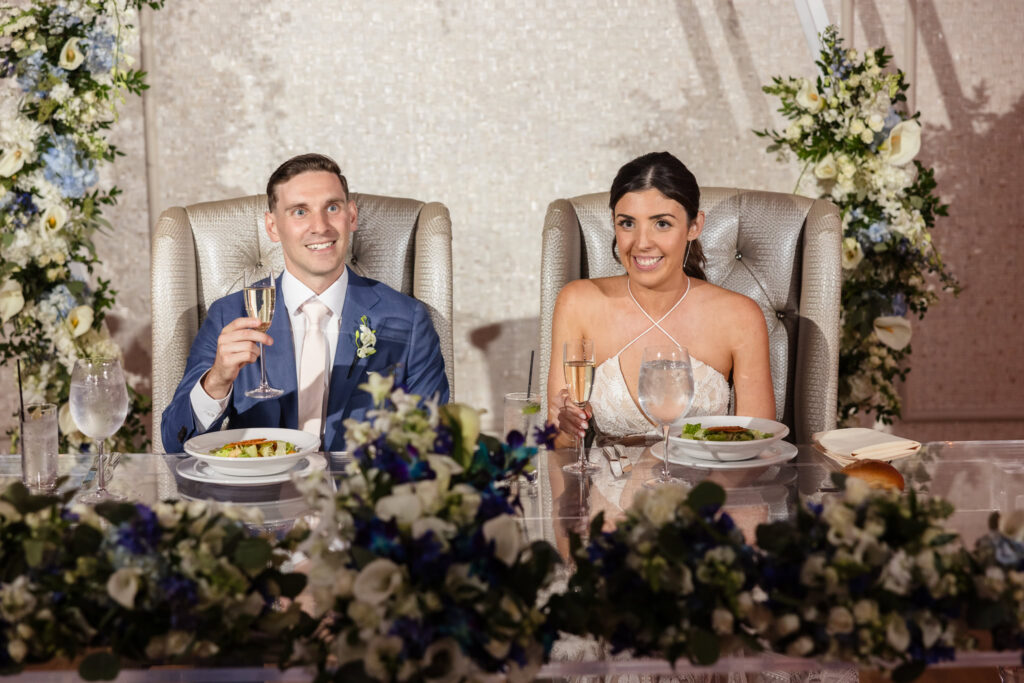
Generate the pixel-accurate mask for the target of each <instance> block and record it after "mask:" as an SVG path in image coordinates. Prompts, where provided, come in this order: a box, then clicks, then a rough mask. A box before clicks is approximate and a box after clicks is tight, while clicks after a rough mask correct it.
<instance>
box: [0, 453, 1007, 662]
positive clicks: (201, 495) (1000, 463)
mask: <svg viewBox="0 0 1024 683" xmlns="http://www.w3.org/2000/svg"><path fill="white" fill-rule="evenodd" d="M617 446H618V447H616V445H609V446H604V447H595V448H592V449H591V450H590V454H589V457H590V460H591V462H592V463H594V464H596V465H597V466H598V467H597V471H596V472H595V473H593V474H591V475H587V476H583V477H581V476H580V475H575V474H570V473H567V472H564V471H563V470H562V465H564V464H566V463H567V462H570V461H571V460H572V459H573V458H574V457H575V454H574V451H573V450H572V449H566V450H555V451H543V450H542V451H541V452H540V453H539V454H538V456H537V460H536V465H537V470H538V476H537V478H536V481H534V482H532V483H531V482H527V481H526V480H521V481H519V482H518V483H517V484H516V486H518V492H519V494H520V501H521V503H522V508H523V509H522V520H523V527H524V529H525V531H526V534H527V536H528V537H529V538H530V540H539V539H543V540H547V541H548V542H549V543H551V544H552V545H553V546H555V547H556V548H558V550H559V551H560V552H561V554H562V555H563V557H564V556H567V555H568V548H569V533H570V532H571V531H575V532H576V533H581V534H584V535H585V534H586V532H587V531H588V527H589V523H590V520H591V519H592V518H593V517H594V515H596V514H597V513H598V512H604V516H605V523H606V525H609V526H611V525H613V524H614V523H615V521H616V520H618V519H621V518H622V517H623V516H624V514H625V510H626V509H628V508H629V506H630V504H631V502H632V500H633V498H634V496H635V495H636V493H637V491H639V490H640V488H641V486H642V482H643V481H645V480H647V479H649V478H650V477H651V474H652V470H653V469H654V468H656V467H660V466H661V460H660V459H659V457H657V456H658V455H659V454H660V449H661V446H660V444H655V443H650V442H644V441H639V442H625V443H621V444H617ZM795 450H796V454H795V456H794V457H793V458H792V459H791V460H789V461H787V462H780V463H775V464H770V465H767V466H757V467H749V468H742V469H729V470H727V469H718V468H716V467H715V466H714V464H712V465H709V466H706V467H694V466H683V465H675V464H673V465H670V469H671V471H672V474H674V475H676V476H678V477H680V478H683V479H685V480H686V481H688V482H690V483H692V484H696V483H698V482H700V481H703V480H711V481H715V482H716V483H718V484H720V485H722V486H723V487H724V488H725V489H726V494H727V499H726V505H725V507H726V511H727V512H729V514H730V515H731V516H732V517H733V519H734V520H735V522H736V524H737V526H738V527H739V528H741V529H742V530H743V532H744V534H745V535H746V536H747V539H748V541H750V542H753V540H754V532H755V529H756V528H757V525H758V524H761V523H765V522H771V521H776V520H782V519H786V518H788V517H789V516H790V515H792V514H794V511H795V510H796V507H797V505H798V504H800V503H802V502H816V503H820V502H822V501H824V500H825V499H827V498H828V497H829V496H834V495H837V494H838V490H837V488H836V486H835V484H834V482H833V481H832V478H831V474H832V473H833V472H836V471H838V470H840V469H841V467H840V465H838V464H837V463H835V462H833V461H832V460H830V459H829V458H827V457H825V456H824V455H822V454H821V453H819V452H818V451H817V450H815V449H814V448H813V447H811V446H799V447H796V449H795ZM325 456H326V463H327V470H328V471H329V472H330V474H331V478H333V479H336V478H338V477H341V476H344V468H345V465H346V464H347V463H348V462H350V458H349V457H348V456H347V455H346V454H344V453H328V454H325ZM191 460H192V459H191V458H187V457H184V456H181V455H174V454H168V455H154V454H146V453H134V454H124V455H123V456H122V457H121V458H120V462H119V463H117V465H116V467H115V469H114V471H113V473H112V476H111V479H110V483H109V484H108V487H109V488H110V489H111V490H113V491H116V492H119V493H121V494H123V495H125V496H126V497H128V498H129V499H132V500H136V501H139V502H144V503H155V502H157V501H160V500H167V499H178V498H180V499H186V500H209V501H218V502H230V503H237V504H244V505H249V506H253V507H256V508H258V509H259V510H260V511H261V512H262V515H263V520H264V522H263V526H264V528H266V529H268V530H271V531H274V532H284V531H287V529H288V528H290V527H291V526H292V525H293V524H294V523H295V520H297V519H300V518H305V519H306V521H307V522H309V523H315V521H316V520H315V518H314V517H313V513H312V512H311V510H310V508H309V506H308V505H306V503H305V502H304V501H303V499H302V496H301V494H300V492H299V491H298V489H297V488H296V486H295V484H294V483H292V482H291V481H282V482H276V483H272V484H258V485H252V483H251V482H246V481H244V479H243V480H242V481H239V482H232V483H230V484H229V483H224V482H223V481H221V480H218V481H206V480H204V479H203V477H201V476H196V475H195V473H194V472H191V471H190V470H188V467H189V465H190V463H191ZM892 464H893V465H894V466H895V467H896V468H897V469H898V470H899V471H900V472H901V473H902V475H903V477H904V479H905V482H906V486H907V488H908V489H914V490H915V491H918V492H921V493H924V494H928V495H937V496H942V497H943V498H946V499H947V500H949V501H950V502H952V503H953V504H954V505H955V507H956V512H955V513H954V515H953V516H952V518H951V519H950V520H949V526H950V527H951V529H952V530H954V531H956V532H958V533H959V534H960V535H961V536H962V538H963V540H964V543H965V545H966V546H967V547H973V545H974V542H975V540H976V539H977V538H978V537H979V536H981V535H982V534H984V533H985V532H986V531H987V527H988V520H989V517H990V515H991V514H992V513H993V512H996V511H999V512H1003V513H1006V512H1009V511H1011V510H1013V509H1018V508H1022V507H1024V441H974V442H935V443H929V444H925V445H924V446H923V447H922V448H921V450H920V451H919V453H918V454H916V455H914V456H910V457H907V458H903V459H900V460H896V461H894V462H893V463H892ZM93 466H94V458H92V457H90V456H88V455H78V454H64V455H61V456H60V474H62V475H67V476H68V477H69V479H68V483H67V484H66V485H68V486H83V483H84V487H85V488H88V487H90V486H91V485H92V480H93V475H94V471H92V470H91V467H93ZM297 467H298V468H300V469H301V463H300V465H299V466H297ZM183 472H185V473H187V474H191V478H189V477H186V476H183V474H182V473H183ZM20 474H21V465H20V459H19V458H18V456H2V457H0V485H2V486H6V485H7V484H8V483H10V482H12V481H14V480H16V479H18V478H19V477H20ZM552 659H553V661H552V662H551V663H550V664H548V665H546V666H545V668H544V670H543V671H542V674H543V675H547V676H568V675H594V674H631V673H632V674H635V673H640V672H643V673H648V674H659V673H662V674H667V673H669V672H670V671H671V668H670V667H669V665H668V663H667V662H664V661H654V660H636V659H616V658H611V657H609V656H607V653H604V652H602V651H601V650H600V648H599V646H598V645H597V644H596V643H593V642H585V641H582V640H576V641H574V640H572V639H569V640H568V641H566V642H560V643H559V644H558V645H556V648H555V651H554V652H553V655H552ZM1019 662H1020V654H1019V653H1009V652H1007V653H993V652H974V653H962V654H958V657H957V659H956V661H954V662H946V663H943V664H942V665H940V666H946V667H949V666H953V667H963V666H995V665H1004V666H1010V665H1014V664H1019ZM688 666H689V665H688V663H683V662H681V663H680V667H681V668H677V671H679V670H688V669H687V667H688ZM823 667H824V669H823ZM766 669H772V670H778V671H795V670H807V669H816V670H823V671H831V672H832V674H833V675H831V676H830V679H831V680H847V676H848V675H849V674H850V672H851V671H853V668H852V667H850V666H848V665H844V664H830V665H828V666H825V665H823V664H821V663H819V662H815V661H813V660H804V659H800V658H790V657H782V656H779V655H771V654H763V653H758V654H751V655H750V656H747V657H726V658H723V659H722V660H720V661H719V662H718V663H717V664H716V665H715V666H714V667H713V668H711V669H707V668H705V669H696V668H694V670H700V671H705V672H708V671H733V672H741V671H750V672H756V671H765V670H766ZM261 671H264V673H268V672H266V671H265V670H261ZM280 673H282V675H284V674H285V673H287V672H280ZM289 678H290V676H289ZM264 679H265V680H277V679H275V678H273V677H272V676H271V677H270V678H266V677H265V676H264ZM290 679H291V678H290ZM291 680H294V679H291ZM850 680H856V678H853V679H850Z"/></svg>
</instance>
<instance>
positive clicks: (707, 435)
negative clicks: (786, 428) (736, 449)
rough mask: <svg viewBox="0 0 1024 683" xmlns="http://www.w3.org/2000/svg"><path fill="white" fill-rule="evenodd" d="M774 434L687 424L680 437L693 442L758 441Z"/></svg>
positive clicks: (728, 427) (730, 427) (753, 430)
mask: <svg viewBox="0 0 1024 683" xmlns="http://www.w3.org/2000/svg"><path fill="white" fill-rule="evenodd" d="M772 436H775V435H774V434H771V433H769V432H762V431H759V430H757V429H748V428H747V427H736V426H727V427H708V428H706V429H705V428H702V427H701V426H700V423H699V422H698V423H697V424H687V425H686V426H684V427H683V433H682V434H680V435H679V437H680V438H682V439H690V440H691V441H757V440H758V439H767V438H770V437H772Z"/></svg>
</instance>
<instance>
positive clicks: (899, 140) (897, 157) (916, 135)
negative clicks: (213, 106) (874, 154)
mask: <svg viewBox="0 0 1024 683" xmlns="http://www.w3.org/2000/svg"><path fill="white" fill-rule="evenodd" d="M878 149H879V151H880V152H882V156H883V157H884V158H885V160H886V161H888V162H889V163H890V164H892V165H893V166H902V165H903V164H905V163H907V162H908V161H911V160H913V158H914V157H916V156H917V153H918V152H919V151H920V150H921V124H919V123H918V122H917V121H914V120H910V121H902V122H900V123H898V124H897V125H896V126H895V127H894V128H893V129H892V130H891V131H889V137H888V138H887V139H886V140H885V142H883V143H882V144H881V146H880V147H879V148H878Z"/></svg>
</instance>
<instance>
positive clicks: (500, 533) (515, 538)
mask: <svg viewBox="0 0 1024 683" xmlns="http://www.w3.org/2000/svg"><path fill="white" fill-rule="evenodd" d="M481 531H482V532H483V535H484V540H486V541H488V542H490V541H494V555H495V557H497V558H498V559H499V560H501V561H502V562H504V563H505V564H507V565H508V566H510V567H511V566H512V565H514V564H515V563H516V558H517V557H519V551H520V549H521V548H522V545H523V542H522V532H521V531H520V529H519V521H518V520H517V519H516V518H515V517H513V516H512V515H498V516H497V517H492V518H491V519H489V520H487V521H486V522H484V525H483V527H482V529H481Z"/></svg>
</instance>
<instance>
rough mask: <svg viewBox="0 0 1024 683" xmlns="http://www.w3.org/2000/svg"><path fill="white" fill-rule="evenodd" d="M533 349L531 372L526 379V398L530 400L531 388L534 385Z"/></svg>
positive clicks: (531, 353) (531, 352)
mask: <svg viewBox="0 0 1024 683" xmlns="http://www.w3.org/2000/svg"><path fill="white" fill-rule="evenodd" d="M533 353H534V352H533V351H530V374H529V376H528V378H527V380H526V400H527V401H529V400H530V389H531V388H532V387H533Z"/></svg>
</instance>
